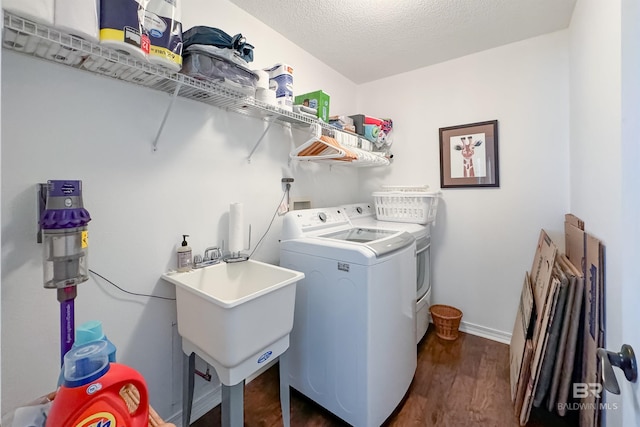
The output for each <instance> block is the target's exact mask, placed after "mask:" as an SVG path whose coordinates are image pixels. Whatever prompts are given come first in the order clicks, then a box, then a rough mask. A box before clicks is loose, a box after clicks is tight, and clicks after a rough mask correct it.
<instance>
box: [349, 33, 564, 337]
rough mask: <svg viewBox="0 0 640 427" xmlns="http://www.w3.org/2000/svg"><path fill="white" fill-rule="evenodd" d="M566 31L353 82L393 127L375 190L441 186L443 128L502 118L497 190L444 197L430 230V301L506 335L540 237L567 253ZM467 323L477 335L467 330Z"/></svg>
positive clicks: (369, 186)
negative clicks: (388, 161)
mask: <svg viewBox="0 0 640 427" xmlns="http://www.w3.org/2000/svg"><path fill="white" fill-rule="evenodd" d="M567 42H568V40H567V32H566V31H561V32H557V33H552V34H548V35H545V36H541V37H537V38H533V39H529V40H525V41H522V42H518V43H514V44H510V45H507V46H503V47H499V48H496V49H492V50H489V51H485V52H481V53H478V54H474V55H469V56H466V57H463V58H460V59H456V60H453V61H449V62H446V63H442V64H439V65H434V66H431V67H427V68H423V69H420V70H417V71H413V72H409V73H404V74H400V75H396V76H393V77H390V78H387V79H383V80H379V81H376V82H373V83H370V84H366V85H361V86H360V87H359V88H358V90H359V109H360V110H361V111H365V112H367V113H368V114H371V115H374V116H375V115H379V116H383V117H392V118H393V119H394V141H395V142H394V145H393V150H392V151H393V153H394V163H393V167H392V168H389V170H386V171H384V174H380V173H377V172H368V171H367V172H364V173H363V174H362V175H361V179H362V181H361V182H362V186H361V190H362V193H361V195H362V197H367V196H368V195H369V194H370V192H371V191H372V190H375V189H376V187H377V186H378V185H379V184H381V183H390V184H397V185H407V184H429V185H430V186H431V187H432V188H435V189H438V188H439V187H440V164H439V162H440V161H439V133H438V129H439V128H441V127H447V126H454V125H460V124H465V123H474V122H480V121H486V120H494V119H497V120H498V134H499V163H500V165H499V166H500V188H499V189H493V188H480V189H466V188H461V189H458V188H456V189H445V190H443V193H444V194H443V202H442V204H441V205H440V208H439V212H438V217H437V225H436V226H435V227H434V229H433V240H432V242H433V243H432V244H433V250H432V256H433V277H434V283H433V302H435V303H442V304H450V305H454V306H456V307H459V308H460V309H461V310H462V311H463V312H464V317H463V322H467V323H468V324H470V325H467V326H470V327H472V328H474V329H475V330H476V331H477V330H480V331H482V330H485V331H486V332H488V333H489V334H493V335H497V336H503V337H505V336H506V338H507V339H508V335H509V334H510V333H511V331H512V329H513V321H514V318H515V311H516V308H517V303H518V298H519V295H520V290H521V287H522V281H523V278H524V273H525V271H528V270H530V269H531V263H532V262H533V255H534V252H535V246H536V243H537V239H538V235H539V232H540V228H541V227H542V228H545V229H546V230H548V231H549V233H550V234H551V236H552V238H553V239H554V240H555V241H556V242H557V243H558V245H562V244H563V236H562V223H563V215H564V214H565V213H566V212H567V210H568V208H569V203H568V195H569V194H568V170H567V165H568V163H569V161H568V141H569V128H568V120H569V92H568V73H569V69H568V51H567ZM474 325H476V326H479V328H475V327H474Z"/></svg>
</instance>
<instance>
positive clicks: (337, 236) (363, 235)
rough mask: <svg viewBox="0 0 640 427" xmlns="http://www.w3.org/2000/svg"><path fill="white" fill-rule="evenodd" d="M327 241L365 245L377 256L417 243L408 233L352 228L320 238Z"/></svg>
mask: <svg viewBox="0 0 640 427" xmlns="http://www.w3.org/2000/svg"><path fill="white" fill-rule="evenodd" d="M318 237H321V238H325V239H333V240H343V241H346V242H354V243H361V244H364V245H365V246H366V247H368V248H369V249H371V250H372V251H373V252H374V253H375V254H376V256H381V255H384V254H386V253H389V252H393V251H395V250H398V249H400V248H403V247H405V246H407V245H410V244H411V243H413V242H414V241H415V239H414V237H413V236H412V235H411V234H409V233H407V232H400V233H399V232H397V231H393V230H381V229H376V228H358V227H355V228H350V229H347V230H341V231H335V232H333V233H327V234H323V235H321V236H318Z"/></svg>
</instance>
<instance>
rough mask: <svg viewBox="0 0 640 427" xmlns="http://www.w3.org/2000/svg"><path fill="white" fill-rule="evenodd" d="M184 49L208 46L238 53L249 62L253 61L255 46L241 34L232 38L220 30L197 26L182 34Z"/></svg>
mask: <svg viewBox="0 0 640 427" xmlns="http://www.w3.org/2000/svg"><path fill="white" fill-rule="evenodd" d="M182 39H183V40H182V42H183V47H184V48H185V49H186V48H187V47H189V46H190V45H192V44H206V45H213V46H216V47H221V48H228V49H233V50H235V51H237V52H238V53H239V54H240V57H241V58H242V59H244V60H245V61H247V62H251V61H253V46H252V45H251V44H249V43H247V40H246V39H245V38H244V36H243V35H242V34H240V33H238V34H236V35H235V36H233V37H231V36H230V35H229V34H227V33H225V32H224V31H222V30H221V29H219V28H213V27H206V26H196V27H192V28H189V29H188V30H187V31H185V32H183V33H182Z"/></svg>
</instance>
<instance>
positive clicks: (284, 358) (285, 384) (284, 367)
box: [278, 351, 291, 427]
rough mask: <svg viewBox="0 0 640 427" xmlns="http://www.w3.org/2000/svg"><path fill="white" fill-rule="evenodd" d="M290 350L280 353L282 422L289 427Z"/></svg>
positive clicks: (285, 426)
mask: <svg viewBox="0 0 640 427" xmlns="http://www.w3.org/2000/svg"><path fill="white" fill-rule="evenodd" d="M288 355H289V352H288V351H285V352H284V353H282V354H281V355H280V360H279V362H278V364H279V367H278V369H279V372H280V408H281V409H282V424H283V425H284V427H289V426H290V424H291V420H290V417H291V414H290V412H289V407H290V399H291V394H290V392H289V366H288V363H289V362H288V359H289V357H288Z"/></svg>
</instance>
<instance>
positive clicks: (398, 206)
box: [372, 186, 442, 224]
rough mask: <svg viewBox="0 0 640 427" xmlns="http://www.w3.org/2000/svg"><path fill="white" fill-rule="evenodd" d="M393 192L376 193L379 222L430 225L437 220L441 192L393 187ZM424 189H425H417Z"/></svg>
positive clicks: (374, 199)
mask: <svg viewBox="0 0 640 427" xmlns="http://www.w3.org/2000/svg"><path fill="white" fill-rule="evenodd" d="M392 188H393V191H376V192H374V193H373V194H372V195H373V201H374V204H375V208H376V218H377V219H378V221H392V222H411V223H415V224H428V223H431V222H434V221H435V220H436V213H437V211H438V201H439V199H440V197H441V196H442V193H441V192H440V191H433V192H429V191H404V189H405V188H408V189H410V190H414V189H416V187H404V188H403V187H398V186H395V187H392ZM417 188H424V187H417Z"/></svg>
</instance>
